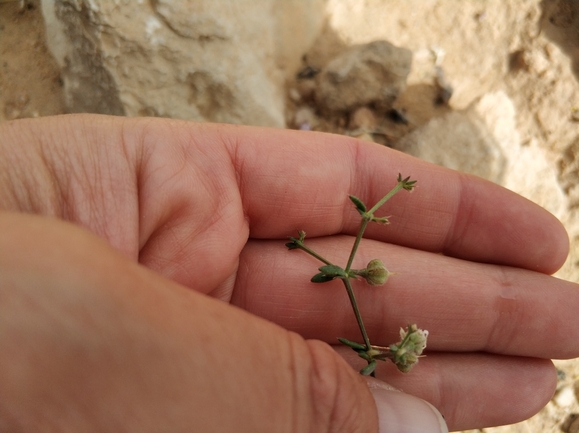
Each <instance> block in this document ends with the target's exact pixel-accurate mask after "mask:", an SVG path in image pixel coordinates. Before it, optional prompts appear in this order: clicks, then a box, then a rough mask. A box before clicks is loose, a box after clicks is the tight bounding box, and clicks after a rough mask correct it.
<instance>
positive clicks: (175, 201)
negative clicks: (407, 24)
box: [0, 115, 579, 432]
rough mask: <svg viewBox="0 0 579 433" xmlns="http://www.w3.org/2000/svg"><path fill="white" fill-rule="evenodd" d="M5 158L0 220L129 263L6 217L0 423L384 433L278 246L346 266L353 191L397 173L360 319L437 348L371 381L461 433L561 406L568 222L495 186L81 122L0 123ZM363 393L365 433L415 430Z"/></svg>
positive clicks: (364, 161)
mask: <svg viewBox="0 0 579 433" xmlns="http://www.w3.org/2000/svg"><path fill="white" fill-rule="evenodd" d="M0 155H1V156H0V173H1V175H0V209H3V210H6V211H16V212H28V213H36V214H40V215H44V216H55V217H57V218H59V219H63V220H67V221H70V222H72V223H74V224H76V225H80V226H83V227H85V228H87V229H88V230H89V231H92V232H93V233H96V234H97V235H99V236H100V237H101V238H104V239H105V240H106V241H108V243H109V244H111V245H112V246H113V247H115V248H116V249H117V250H119V251H120V252H121V253H122V254H124V256H125V257H122V256H121V255H120V254H118V253H116V252H114V251H113V249H111V248H109V247H108V246H107V245H106V244H105V243H104V242H100V241H98V240H97V239H96V238H94V237H93V236H91V235H90V234H89V233H88V232H87V231H85V230H81V229H78V228H76V227H74V226H72V225H68V224H64V223H61V222H58V221H55V220H53V219H49V218H38V217H30V216H28V217H27V216H24V215H21V214H10V213H6V214H3V215H2V216H1V217H0V288H2V289H0V296H1V297H2V300H1V301H0V384H1V386H0V389H1V390H3V391H0V392H1V393H2V394H3V395H0V427H2V426H3V424H2V423H4V425H7V426H12V425H16V426H22V427H23V428H24V429H28V430H35V428H34V427H38V426H44V425H50V426H54V428H52V429H53V430H66V429H68V430H75V431H78V430H93V429H94V430H115V431H116V430H160V429H166V430H172V431H176V430H191V429H196V430H198V431H237V432H242V431H248V432H249V431H251V432H253V431H267V432H269V431H323V430H328V431H376V429H377V424H378V417H377V413H376V407H375V406H374V403H373V400H372V396H371V393H370V392H368V388H367V386H366V385H365V383H364V381H363V379H362V378H361V377H359V375H358V374H357V373H355V371H354V370H353V369H351V368H349V366H348V365H347V364H346V362H344V361H343V359H346V361H347V362H349V363H350V364H352V365H354V366H355V367H356V368H359V360H358V359H357V358H356V355H355V354H354V353H353V352H352V353H350V351H349V350H347V349H344V348H340V347H336V349H335V351H333V350H330V349H329V346H327V345H326V344H323V343H320V341H319V340H321V341H322V342H325V343H329V344H334V343H335V342H336V337H338V336H340V337H345V338H349V339H357V338H358V334H357V325H356V322H355V321H354V320H353V317H352V315H351V309H350V307H349V305H348V303H347V297H346V295H345V293H344V292H343V291H342V289H341V287H340V286H339V285H338V286H332V284H331V283H328V285H324V286H315V285H312V284H309V283H307V281H308V280H309V278H310V277H311V274H312V270H314V271H315V269H316V267H317V266H316V265H317V264H316V263H315V262H314V261H312V260H311V258H310V257H308V256H306V255H302V254H292V252H288V251H287V250H286V248H285V247H284V243H285V240H286V238H287V236H290V235H295V233H296V232H297V230H298V229H302V230H305V231H306V232H307V234H308V242H310V244H311V245H312V246H313V247H314V248H315V250H316V251H320V252H323V253H324V255H325V256H326V257H327V258H328V259H330V260H333V259H342V258H343V257H344V256H346V257H347V254H348V252H349V248H350V246H351V239H352V236H353V235H355V233H356V231H357V224H358V222H359V215H358V214H357V212H356V211H355V209H354V208H353V206H352V205H351V203H350V201H349V200H348V194H353V195H356V196H357V197H360V198H361V199H362V200H363V201H365V202H367V203H372V202H375V201H376V200H377V199H378V198H379V197H381V196H382V195H383V194H384V192H385V191H387V190H388V189H389V188H390V187H391V186H392V184H393V183H394V181H395V176H396V175H397V174H398V173H403V174H405V175H411V176H412V178H413V179H417V180H418V187H417V188H416V190H415V191H414V192H413V193H412V194H411V195H408V194H405V195H401V194H399V195H397V196H396V197H395V198H393V199H392V200H391V201H389V202H388V208H387V209H386V212H387V213H388V214H389V215H392V218H391V225H389V226H388V227H386V228H384V227H371V228H369V229H368V230H367V232H366V237H367V238H368V239H367V240H365V241H364V242H363V243H362V247H361V248H360V250H359V253H358V256H357V260H359V262H360V264H361V265H362V266H363V265H364V264H365V263H366V262H367V261H368V260H369V259H371V258H374V257H379V258H381V259H382V260H383V261H384V262H385V263H386V266H388V268H389V269H391V270H392V271H394V272H397V274H398V275H396V276H395V277H393V278H392V279H390V280H389V282H388V284H387V285H386V286H384V287H382V288H371V287H367V286H364V285H361V286H360V287H358V289H357V290H358V301H359V303H360V308H361V311H362V314H363V316H364V320H365V323H366V326H367V328H368V331H369V333H370V338H371V340H372V341H373V342H375V343H376V344H381V343H384V344H386V343H389V342H392V341H394V340H395V338H396V337H395V336H396V334H397V332H398V331H397V330H398V327H399V326H404V325H406V324H408V323H418V324H419V326H420V327H422V328H424V329H428V330H429V331H430V337H429V347H428V349H429V350H430V352H429V353H428V356H427V357H426V358H424V359H423V360H421V361H420V363H419V365H418V366H417V367H416V368H415V369H414V370H413V371H412V373H411V374H409V375H402V374H399V373H397V372H396V371H395V369H394V368H388V367H385V366H383V365H381V366H380V368H379V369H378V371H377V375H378V378H379V379H384V380H387V381H388V383H390V384H391V385H393V386H395V387H397V388H399V389H402V390H404V391H405V392H407V393H409V394H413V395H415V396H418V397H420V398H423V399H425V400H427V401H429V402H431V403H432V404H433V405H434V406H436V407H437V408H438V409H439V410H440V411H441V412H442V413H443V414H444V416H445V418H446V420H447V422H448V425H449V427H450V428H451V429H466V428H474V427H482V426H488V425H496V424H504V423H511V422H515V421H518V420H520V419H523V418H526V417H528V416H530V415H532V414H533V413H534V412H536V411H537V410H538V409H539V408H540V407H542V406H543V405H544V404H545V403H546V402H547V401H548V400H549V398H550V397H551V395H552V392H553V390H554V386H555V380H556V378H555V372H554V368H553V366H552V364H551V362H550V361H549V360H548V359H549V358H570V357H576V356H579V345H578V344H577V343H576V342H577V341H579V339H578V338H577V337H578V336H579V335H578V334H579V326H578V325H579V323H578V322H579V318H578V315H577V314H576V312H577V311H579V308H578V307H579V292H578V291H577V285H575V284H572V283H569V282H564V281H561V280H557V279H555V278H552V277H549V276H547V275H545V274H548V273H552V272H554V271H555V270H556V269H557V268H558V267H559V266H560V265H561V264H562V262H563V260H564V259H565V256H566V254H567V247H568V246H567V245H568V242H567V237H566V235H565V232H564V230H563V228H562V227H561V225H560V224H559V223H558V222H557V221H556V220H555V219H554V218H553V217H552V216H551V215H549V214H548V213H546V212H545V211H543V210H541V209H540V208H539V207H537V206H535V205H533V204H531V203H530V202H528V201H526V200H525V199H523V198H521V197H518V196H516V195H515V194H513V193H510V192H508V191H506V190H504V189H502V188H500V187H497V186H495V185H492V184H490V183H489V182H485V181H483V180H480V179H476V178H473V177H470V176H467V175H464V174H460V173H457V172H453V171H450V170H446V169H443V168H440V167H436V166H433V165H430V164H427V163H425V162H421V161H418V160H416V159H414V158H411V157H409V156H407V155H403V154H400V153H398V152H395V151H392V150H389V149H386V148H384V147H381V146H378V145H373V144H370V143H365V142H360V141H356V140H354V139H351V138H347V137H339V136H332V135H325V134H315V133H302V132H293V131H284V130H272V129H261V128H249V127H239V126H226V125H209V124H195V123H186V122H180V121H172V120H155V119H126V118H112V117H103V116H91V115H87V116H64V117H57V118H44V119H38V120H23V121H17V122H11V123H7V124H2V125H0ZM440 253H443V254H444V255H443V254H440ZM137 261H138V262H139V263H140V264H141V265H143V266H140V265H138V264H137ZM145 268H149V269H151V270H153V271H154V272H151V271H150V270H147V269H145ZM171 280H172V281H171ZM183 286H185V287H189V288H190V289H193V290H185V289H184V287H183ZM203 294H205V295H209V296H203ZM212 298H215V299H218V300H221V301H226V302H228V303H230V304H232V305H234V306H237V307H241V308H242V309H243V310H246V311H242V310H241V309H238V308H234V307H232V306H230V305H227V303H226V302H219V301H216V300H215V299H212ZM248 313H249V314H248ZM260 317H261V318H260ZM262 318H265V319H268V321H264V320H263V319H262ZM271 322H273V323H271ZM278 325H279V326H278ZM288 330H289V331H294V332H288ZM561 336H562V338H561ZM335 353H339V354H340V355H342V357H343V358H342V357H339V356H336V355H335ZM352 355H353V356H352ZM371 387H372V391H373V392H374V394H375V395H377V396H379V397H378V399H379V400H380V401H381V403H378V404H379V408H380V423H381V430H380V431H381V432H388V431H392V432H402V431H415V430H411V429H410V424H411V422H412V421H414V422H416V421H417V420H418V419H419V418H420V415H416V414H415V413H409V412H411V411H412V410H420V409H418V408H420V407H422V414H424V417H428V407H427V406H425V405H424V404H423V403H421V402H420V400H416V399H414V398H412V397H410V396H406V395H405V394H402V393H397V392H395V391H388V390H385V389H384V388H381V385H380V384H379V383H378V382H372V385H371ZM380 396H381V397H380ZM506 402H508V404H506ZM513 402H516V403H513ZM396 405H397V406H396ZM421 405H422V406H421ZM388 410H389V412H388ZM433 413H434V412H431V415H430V416H431V419H430V420H428V419H426V418H425V419H424V420H423V421H424V422H425V423H428V425H430V426H431V428H432V426H433V424H432V423H433V422H434V423H436V419H435V418H434V415H432V414H433ZM26 422H30V424H26ZM396 422H398V423H399V425H398V427H394V426H395V425H396V424H395V423H396ZM10 423H15V424H10ZM35 423H36V424H35ZM47 423H48V424H47ZM405 423H406V424H407V426H408V428H407V430H403V428H404V427H402V426H404V425H405ZM414 427H415V429H416V431H426V430H425V427H424V424H423V425H422V426H416V425H415V426H414ZM388 428H389V430H388ZM36 430H38V428H36ZM433 431H434V430H433Z"/></svg>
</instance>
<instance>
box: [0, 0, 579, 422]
mask: <svg viewBox="0 0 579 433" xmlns="http://www.w3.org/2000/svg"><path fill="white" fill-rule="evenodd" d="M578 91H579V1H577V0H543V1H539V0H510V1H508V2H506V1H502V0H485V1H483V0H478V1H477V0H462V1H460V2H458V1H456V0H366V1H363V0H180V1H174V0H124V1H123V0H59V1H54V0H43V1H40V0H0V121H5V120H10V119H16V118H22V117H37V116H46V115H51V114H59V113H67V112H94V113H107V114H115V115H126V116H160V117H174V118H182V119H195V120H202V121H214V122H229V123H238V124H251V125H264V126H273V127H279V128H297V129H304V130H319V131H328V132H333V133H339V134H348V135H352V136H356V137H359V138H361V139H366V140H372V141H375V142H378V143H381V144H383V145H385V146H390V147H393V148H396V149H399V150H402V151H404V152H408V153H410V154H413V155H415V156H418V157H420V158H423V159H426V160H429V161H432V162H435V163H437V164H441V165H445V166H447V167H451V168H454V169H457V170H461V171H465V172H469V173H474V174H476V175H479V176H482V177H485V178H487V179H490V180H492V181H494V182H496V183H499V184H501V185H503V186H505V187H507V188H510V189H512V190H514V191H516V192H518V193H519V194H522V195H524V196H526V197H527V198H529V199H531V200H533V201H535V202H537V203H539V204H540V205H541V206H543V207H545V208H547V209H548V210H549V211H551V212H552V213H554V214H555V215H556V216H557V217H558V218H559V219H561V221H563V223H564V224H565V226H566V227H567V230H568V232H569V236H570V240H571V255H570V257H569V260H568V261H567V263H566V264H565V266H564V267H563V268H562V269H561V271H560V272H559V273H558V274H557V276H559V277H560V278H564V279H568V280H572V281H575V282H579V218H578V216H579V183H578V179H579V92H578ZM578 314H579V312H578ZM557 366H558V368H559V369H560V383H559V388H558V391H557V393H556V395H555V396H554V398H553V400H552V402H551V403H550V404H549V405H548V406H547V407H546V408H545V409H543V411H542V412H541V413H539V414H538V415H537V416H535V417H533V418H532V419H530V420H528V421H525V422H523V423H520V424H517V425H513V426H506V427H498V428H490V429H484V430H480V431H485V432H492V433H499V432H500V433H507V432H509V433H514V432H534V433H536V432H559V431H564V432H568V433H571V432H575V433H576V432H579V419H578V418H577V417H574V416H573V414H578V413H579V402H578V400H579V362H578V361H577V360H571V361H558V362H557Z"/></svg>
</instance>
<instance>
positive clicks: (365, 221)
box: [344, 218, 370, 273]
mask: <svg viewBox="0 0 579 433" xmlns="http://www.w3.org/2000/svg"><path fill="white" fill-rule="evenodd" d="M369 222H370V220H369V219H367V218H364V219H362V224H360V229H359V230H358V235H357V236H356V240H355V241H354V245H352V251H350V257H349V258H348V264H347V265H346V268H345V269H344V271H346V273H348V272H349V271H350V269H351V268H352V264H353V263H354V257H355V256H356V252H357V251H358V247H359V246H360V241H361V240H362V237H363V236H364V231H365V230H366V227H367V226H368V223H369Z"/></svg>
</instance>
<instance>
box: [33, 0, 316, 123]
mask: <svg viewBox="0 0 579 433" xmlns="http://www.w3.org/2000/svg"><path fill="white" fill-rule="evenodd" d="M302 3H303V4H302ZM322 7H323V2H322V0H313V1H312V2H308V3H307V5H306V4H305V2H300V1H299V0H289V1H288V0H236V1H230V0H183V1H179V2H175V1H172V0H153V1H150V2H143V1H134V2H133V1H110V0H60V1H57V2H55V1H53V0H44V1H43V2H42V8H43V14H44V16H45V21H46V24H47V34H48V38H47V39H48V43H49V46H50V48H51V51H52V52H53V54H54V56H55V58H56V59H57V61H58V63H59V65H60V67H61V69H62V71H61V72H62V77H63V81H64V87H65V98H66V103H67V108H68V111H71V112H97V113H107V114H119V115H121V114H126V115H129V116H137V115H152V116H163V117H174V118H184V119H195V120H207V121H217V122H228V123H242V124H252V125H267V126H277V127H283V126H285V120H284V97H285V95H284V92H283V82H284V80H285V76H286V74H291V73H294V71H295V70H297V68H298V67H299V62H300V56H301V53H303V52H304V51H305V50H306V49H307V48H308V47H309V45H310V44H311V43H312V41H313V39H314V38H315V36H316V35H317V33H318V32H319V29H320V28H321V25H322V22H321V21H322V17H323V15H322V14H321V13H317V10H318V9H320V8H322ZM280 11H283V12H284V13H283V14H282V13H281V12H280ZM307 11H310V13H309V14H308V13H305V12H307ZM297 16H300V17H302V18H303V19H300V20H297V19H296V17H297ZM288 31H292V32H293V33H295V35H294V37H292V38H291V43H288V42H287V39H283V40H282V39H281V36H283V35H285V33H286V32H288Z"/></svg>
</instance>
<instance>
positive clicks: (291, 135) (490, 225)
mask: <svg viewBox="0 0 579 433" xmlns="http://www.w3.org/2000/svg"><path fill="white" fill-rule="evenodd" d="M221 138H225V140H226V141H228V143H229V144H230V146H229V147H230V152H232V155H233V158H232V160H233V163H234V164H235V167H236V170H237V175H238V182H239V186H240V193H241V196H242V201H243V204H244V210H245V213H246V215H247V218H248V220H249V224H250V236H251V237H254V238H285V237H287V236H291V235H295V234H296V232H297V231H298V230H304V231H305V232H306V233H307V235H308V236H309V237H317V236H327V235H333V234H337V233H344V234H350V235H352V234H355V233H356V232H357V230H358V227H359V223H360V216H359V214H358V213H357V212H356V210H355V208H354V206H353V205H352V203H351V202H350V200H349V199H348V195H355V196H356V197H359V198H360V199H361V200H362V201H363V202H364V203H366V204H367V205H368V207H370V206H373V205H374V204H375V203H376V202H377V201H378V200H380V199H381V198H382V197H383V196H384V195H385V194H386V193H387V192H388V191H389V190H390V189H391V188H392V187H393V186H394V185H395V184H396V177H397V175H398V174H399V173H401V174H402V176H411V178H412V179H414V180H417V181H418V182H417V187H416V188H415V190H414V191H413V192H412V194H408V193H407V192H406V191H402V192H400V193H398V194H397V195H396V196H395V197H394V198H392V199H391V200H390V201H388V202H387V203H386V204H385V206H384V207H383V209H381V210H380V211H379V212H378V214H380V215H389V216H391V218H390V222H391V224H390V225H389V226H387V227H383V226H377V225H376V224H373V225H370V226H369V227H368V230H367V231H366V237H369V238H373V239H376V240H380V241H384V242H389V243H394V244H398V245H403V246H407V247H411V248H416V249H421V250H425V251H431V252H439V253H443V254H446V255H449V256H453V257H458V258H462V259H467V260H472V261H478V262H485V263H495V264H503V265H510V266H517V267H522V268H528V269H532V270H535V271H539V272H544V273H552V272H555V271H556V270H557V269H558V268H559V267H560V266H561V265H562V264H563V262H564V260H565V258H566V256H567V253H568V246H569V241H568V237H567V234H566V232H565V229H564V228H563V226H562V225H561V223H560V222H559V221H558V220H557V219H556V218H555V217H554V216H553V215H551V214H550V213H548V212H547V211H545V210H544V209H542V208H540V207H539V206H537V205H536V204H534V203H532V202H530V201H529V200H527V199H525V198H523V197H521V196H519V195H517V194H515V193H513V192H511V191H509V190H507V189H505V188H502V187H500V186H498V185H496V184H493V183H491V182H489V181H486V180H483V179H480V178H477V177H475V176H470V175H467V174H464V173H459V172H456V171H453V170H449V169H446V168H443V167H439V166H436V165H433V164H430V163H427V162H424V161H421V160H418V159H416V158H414V157H411V156H409V155H406V154H403V153H400V152H398V151H395V150H392V149H389V148H386V147H384V146H381V145H378V144H375V143H369V142H365V141H360V140H356V139H354V138H351V137H345V136H338V135H330V134H323V133H312V132H299V131H287V130H275V129H264V128H239V127H229V126H227V127H224V129H223V131H222V135H221Z"/></svg>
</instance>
